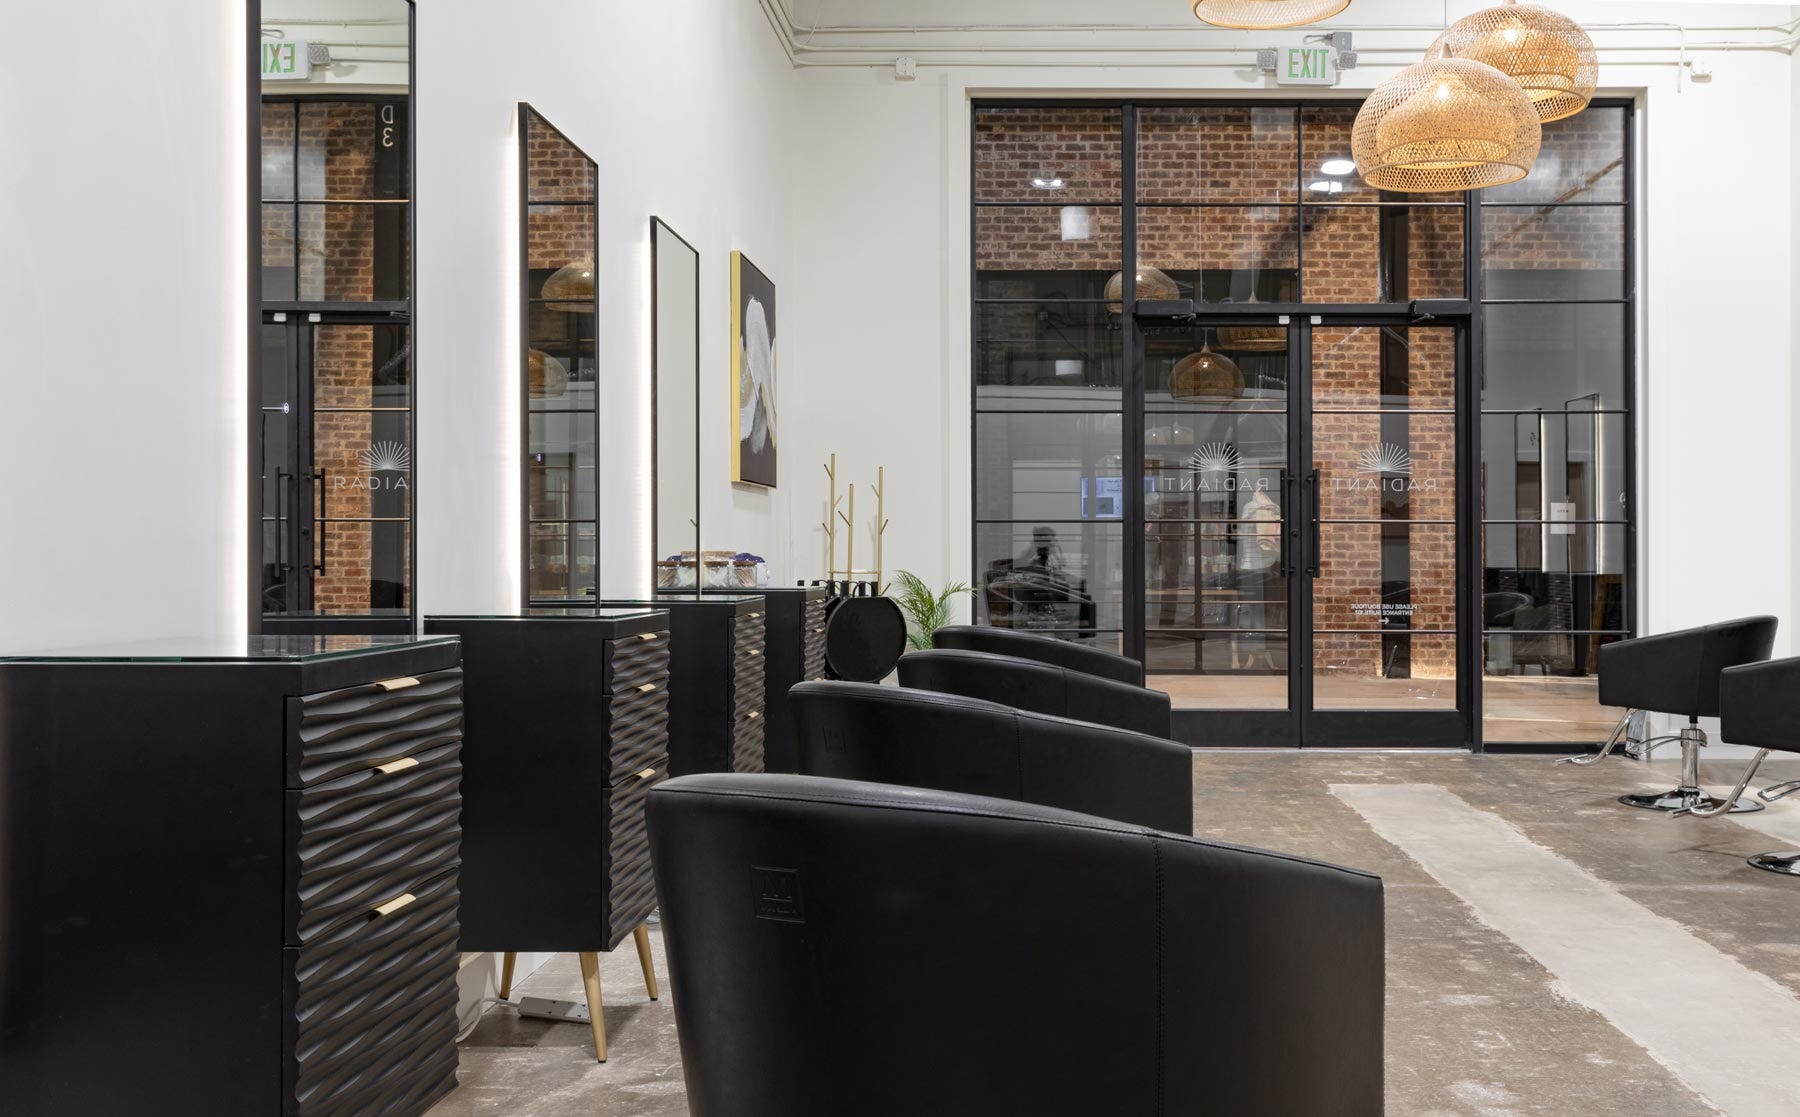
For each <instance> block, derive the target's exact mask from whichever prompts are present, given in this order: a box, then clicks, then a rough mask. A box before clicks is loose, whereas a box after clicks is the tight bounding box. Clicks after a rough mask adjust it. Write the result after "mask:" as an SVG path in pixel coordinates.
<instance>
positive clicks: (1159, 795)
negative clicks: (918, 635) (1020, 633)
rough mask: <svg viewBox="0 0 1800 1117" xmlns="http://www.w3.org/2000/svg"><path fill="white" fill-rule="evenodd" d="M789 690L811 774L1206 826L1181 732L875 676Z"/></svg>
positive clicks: (803, 763)
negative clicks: (1074, 717)
mask: <svg viewBox="0 0 1800 1117" xmlns="http://www.w3.org/2000/svg"><path fill="white" fill-rule="evenodd" d="M788 701H789V702H791V703H792V704H793V709H794V727H795V731H796V735H797V737H798V744H799V754H800V774H801V775H809V776H830V777H832V778H834V779H843V780H868V781H870V782H873V783H897V784H906V785H908V786H911V787H932V788H936V789H938V790H939V791H961V792H966V793H968V794H970V795H992V796H994V797H995V798H998V799H1019V800H1022V801H1024V802H1027V803H1038V804H1040V805H1042V806H1046V807H1061V808H1062V809H1063V810H1069V811H1081V812H1082V813H1083V814H1093V815H1099V816H1100V817H1101V818H1110V819H1113V820H1114V821H1117V822H1130V823H1134V824H1136V825H1139V826H1148V827H1151V828H1152V829H1156V830H1167V831H1169V832H1171V833H1176V834H1192V833H1193V832H1194V754H1193V751H1192V750H1191V749H1189V748H1187V747H1186V746H1185V745H1178V744H1176V743H1174V742H1173V741H1164V740H1161V739H1159V738H1156V737H1148V736H1145V735H1144V734H1142V733H1133V732H1131V731H1130V730H1127V729H1114V728H1112V727H1111V726H1108V725H1095V724H1093V723H1091V722H1085V721H1071V720H1069V719H1068V718H1059V717H1051V716H1050V715H1049V714H1037V713H1032V712H1030V711H1028V710H1016V709H1014V708H1012V707H1011V706H1002V705H1000V704H999V703H997V702H983V701H982V700H981V699H979V698H965V697H963V696H962V695H960V694H939V693H936V692H934V691H929V690H907V689H904V688H901V687H891V686H872V685H869V684H866V683H801V684H799V685H798V686H796V687H794V688H793V689H791V690H789V691H788Z"/></svg>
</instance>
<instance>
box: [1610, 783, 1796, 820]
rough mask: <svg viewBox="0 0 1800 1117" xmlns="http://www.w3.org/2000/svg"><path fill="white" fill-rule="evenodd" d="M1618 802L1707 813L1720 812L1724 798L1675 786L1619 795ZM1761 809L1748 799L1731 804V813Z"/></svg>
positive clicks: (1647, 809)
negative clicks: (1668, 788) (1667, 788)
mask: <svg viewBox="0 0 1800 1117" xmlns="http://www.w3.org/2000/svg"><path fill="white" fill-rule="evenodd" d="M1619 802H1621V803H1623V804H1625V805H1626V806H1627V807H1640V808H1642V809H1643V810H1646V811H1692V810H1696V809H1704V810H1706V811H1707V812H1709V813H1715V814H1722V813H1724V811H1723V810H1722V808H1723V807H1724V806H1725V803H1726V800H1724V799H1721V798H1719V797H1718V796H1716V795H1708V794H1707V793H1706V792H1705V790H1703V789H1701V788H1698V787H1677V788H1674V789H1672V790H1669V791H1652V792H1648V793H1645V794H1643V795H1621V796H1619ZM1762 809H1763V805H1762V804H1761V803H1758V802H1755V801H1753V800H1749V799H1739V800H1738V801H1737V802H1736V803H1733V804H1732V806H1731V812H1730V813H1732V814H1750V813H1751V812H1752V811H1760V810H1762Z"/></svg>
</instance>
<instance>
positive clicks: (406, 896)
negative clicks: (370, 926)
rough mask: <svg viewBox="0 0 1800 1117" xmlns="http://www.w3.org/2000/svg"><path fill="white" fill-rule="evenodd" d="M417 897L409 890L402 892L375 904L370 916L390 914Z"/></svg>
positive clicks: (377, 917) (379, 916)
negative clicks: (385, 901)
mask: <svg viewBox="0 0 1800 1117" xmlns="http://www.w3.org/2000/svg"><path fill="white" fill-rule="evenodd" d="M417 899H418V897H417V896H414V895H413V894H412V893H411V892H402V893H401V894H400V895H398V896H395V897H394V898H393V899H391V900H389V901H388V902H387V903H385V904H376V905H375V910H374V913H373V915H372V916H371V918H374V919H380V918H381V917H382V916H386V915H392V914H394V913H395V912H397V911H399V910H400V909H401V908H403V907H405V906H407V905H408V904H410V903H412V902H413V901H414V900H417Z"/></svg>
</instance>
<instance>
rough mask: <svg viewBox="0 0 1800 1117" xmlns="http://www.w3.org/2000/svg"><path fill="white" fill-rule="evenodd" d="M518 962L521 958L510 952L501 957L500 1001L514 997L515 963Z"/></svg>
mask: <svg viewBox="0 0 1800 1117" xmlns="http://www.w3.org/2000/svg"><path fill="white" fill-rule="evenodd" d="M518 960H519V956H518V955H517V954H514V953H513V952H512V951H510V950H509V951H507V952H506V953H505V954H502V955H501V956H500V999H501V1000H503V1001H504V1000H506V999H507V998H508V997H511V996H512V975H513V963H514V962H516V961H518Z"/></svg>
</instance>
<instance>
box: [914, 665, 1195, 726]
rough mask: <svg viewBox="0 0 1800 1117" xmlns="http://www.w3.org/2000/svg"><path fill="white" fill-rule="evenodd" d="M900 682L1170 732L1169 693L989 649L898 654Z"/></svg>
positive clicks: (1023, 707)
mask: <svg viewBox="0 0 1800 1117" xmlns="http://www.w3.org/2000/svg"><path fill="white" fill-rule="evenodd" d="M899 671H900V685H901V686H903V687H910V688H912V689H914V690H935V691H938V692H940V693H943V694H961V695H964V696H965V697H968V698H982V699H986V700H987V701H989V702H998V703H1000V704H1001V705H1003V706H1012V707H1014V708H1016V709H1020V710H1031V711H1033V712H1034V713H1040V714H1050V715H1051V716H1053V717H1060V718H1074V719H1075V720H1076V721H1091V722H1097V723H1099V724H1101V725H1110V726H1113V727H1114V728H1117V729H1129V730H1132V731H1133V732H1136V733H1146V734H1149V735H1150V736H1152V737H1161V738H1163V739H1164V740H1167V739H1168V738H1170V737H1172V736H1174V734H1173V732H1172V728H1173V715H1172V714H1171V712H1170V706H1169V696H1168V695H1167V694H1164V693H1163V692H1162V691H1160V690H1150V689H1149V688H1147V687H1141V686H1133V685H1132V684H1130V683H1122V682H1119V681H1118V680H1117V679H1105V678H1101V677H1100V676H1098V675H1090V674H1088V673H1087V672H1085V671H1079V670H1076V669H1074V668H1071V667H1059V666H1057V665H1056V664H1054V663H1041V662H1039V661H1037V660H1034V659H1021V658H1019V657H1018V656H1012V655H995V654H994V653H992V652H964V651H948V650H941V651H940V650H937V649H933V650H931V651H920V652H909V653H907V654H906V655H903V656H901V657H900V666H899Z"/></svg>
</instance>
